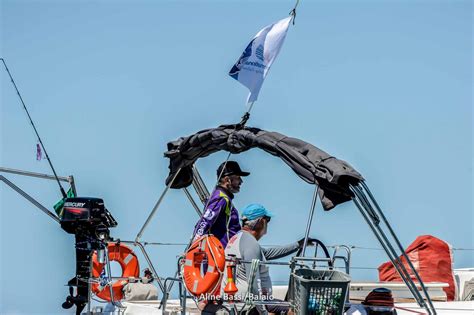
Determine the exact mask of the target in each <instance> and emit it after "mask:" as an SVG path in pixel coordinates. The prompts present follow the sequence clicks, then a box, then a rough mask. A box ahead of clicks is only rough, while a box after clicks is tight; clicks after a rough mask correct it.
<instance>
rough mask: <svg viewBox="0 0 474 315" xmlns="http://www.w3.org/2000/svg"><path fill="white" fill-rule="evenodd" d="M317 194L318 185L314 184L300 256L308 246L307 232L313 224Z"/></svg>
mask: <svg viewBox="0 0 474 315" xmlns="http://www.w3.org/2000/svg"><path fill="white" fill-rule="evenodd" d="M318 193H319V185H317V184H316V187H315V188H314V194H313V200H312V202H311V208H310V210H309V217H308V223H307V224H306V232H305V234H304V243H303V250H302V251H301V255H302V256H304V254H305V252H306V247H307V246H308V237H309V232H310V230H311V223H312V222H313V215H314V210H315V208H316V201H317V200H318Z"/></svg>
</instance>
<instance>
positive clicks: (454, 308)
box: [121, 300, 474, 315]
mask: <svg viewBox="0 0 474 315" xmlns="http://www.w3.org/2000/svg"><path fill="white" fill-rule="evenodd" d="M123 305H124V306H125V307H126V308H125V310H124V312H123V313H121V314H163V312H162V310H161V309H159V306H160V303H159V302H158V301H156V302H155V303H150V301H146V302H133V303H132V302H124V303H123ZM434 306H435V308H436V311H437V313H438V315H468V314H469V315H472V314H474V301H462V302H460V301H455V302H434ZM395 307H396V309H397V313H398V315H415V314H426V312H425V310H424V309H422V308H420V307H419V306H418V305H417V304H416V303H396V304H395ZM357 308H358V309H360V311H357V310H356V311H354V312H349V313H346V314H348V315H364V314H365V312H364V311H363V309H361V306H360V305H359V306H358V307H357V306H355V307H354V309H357ZM166 310H167V312H169V314H179V313H180V312H181V307H180V306H179V301H177V300H170V301H169V302H168V305H167V307H166ZM199 313H200V312H199V311H198V310H197V308H196V305H195V304H194V302H193V301H191V300H190V301H189V302H188V303H187V312H186V314H199Z"/></svg>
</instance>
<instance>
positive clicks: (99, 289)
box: [92, 243, 140, 301]
mask: <svg viewBox="0 0 474 315" xmlns="http://www.w3.org/2000/svg"><path fill="white" fill-rule="evenodd" d="M107 249H108V251H109V261H116V262H118V263H119V264H120V267H122V276H121V277H123V278H128V277H138V276H139V275H140V267H139V264H138V258H137V256H136V255H135V253H134V252H133V250H132V249H130V248H129V247H127V246H125V245H123V244H117V243H109V245H108V246H107ZM104 265H105V264H101V263H99V261H98V260H97V253H94V255H93V256H92V275H93V276H94V277H95V278H99V277H100V274H101V273H102V270H103V269H104ZM127 283H128V281H126V280H118V281H115V282H114V283H113V284H112V290H113V292H114V301H119V300H121V299H122V298H123V292H122V289H123V287H124V285H126V284H127ZM92 291H93V292H94V293H95V295H97V296H98V297H100V298H101V299H103V300H106V301H111V300H112V299H111V296H110V288H109V286H107V285H106V286H101V285H100V284H98V283H93V284H92Z"/></svg>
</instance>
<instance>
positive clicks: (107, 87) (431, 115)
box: [0, 0, 474, 314]
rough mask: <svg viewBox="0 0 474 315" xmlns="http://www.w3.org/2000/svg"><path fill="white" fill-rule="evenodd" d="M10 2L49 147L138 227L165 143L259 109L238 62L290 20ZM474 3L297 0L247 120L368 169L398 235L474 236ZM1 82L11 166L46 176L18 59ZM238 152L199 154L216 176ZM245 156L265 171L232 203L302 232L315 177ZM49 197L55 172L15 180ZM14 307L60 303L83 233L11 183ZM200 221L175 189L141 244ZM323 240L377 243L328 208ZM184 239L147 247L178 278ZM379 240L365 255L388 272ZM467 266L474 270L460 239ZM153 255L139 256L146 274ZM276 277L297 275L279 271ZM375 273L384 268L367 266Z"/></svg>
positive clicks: (288, 5) (8, 16)
mask: <svg viewBox="0 0 474 315" xmlns="http://www.w3.org/2000/svg"><path fill="white" fill-rule="evenodd" d="M0 3H1V6H0V10H1V11H0V23H1V24H0V25H1V33H0V36H1V41H0V45H1V56H2V57H3V58H5V59H6V61H7V63H8V65H9V67H10V70H11V72H12V74H13V76H14V78H15V79H16V82H17V85H18V86H19V89H20V91H21V93H22V95H23V97H24V100H25V102H26V104H27V105H28V107H29V109H30V113H31V115H32V117H33V119H34V121H35V123H36V125H37V128H38V130H39V132H40V134H41V136H42V138H43V140H44V143H45V145H46V148H47V150H48V153H49V155H50V157H51V159H52V161H53V163H54V165H55V167H56V169H57V171H58V173H59V174H61V175H70V174H72V175H74V177H75V179H76V182H77V188H78V192H79V193H80V194H81V195H83V196H98V197H102V198H103V199H104V200H105V203H106V206H107V207H108V208H109V209H110V211H111V212H112V214H113V215H114V217H115V218H116V219H117V221H118V222H119V226H118V227H117V228H115V229H113V230H112V235H113V236H114V237H117V238H121V239H134V237H135V236H136V234H137V233H138V231H139V229H140V227H141V226H142V224H143V223H144V221H145V219H146V217H147V216H148V213H149V211H150V210H151V208H152V207H153V205H154V203H155V202H156V200H157V198H158V196H159V194H161V192H162V190H163V189H164V180H165V178H166V176H167V170H168V161H167V160H166V159H165V158H164V157H163V152H164V151H165V150H166V143H167V142H168V141H171V140H174V139H176V138H178V137H180V136H185V135H189V134H192V133H194V132H196V131H199V130H201V129H205V128H210V127H214V126H218V125H220V124H227V123H235V122H238V121H239V120H240V117H241V116H242V114H243V112H244V111H245V107H244V103H245V100H246V97H247V91H246V89H245V88H244V87H243V86H241V85H239V84H238V83H237V82H236V81H235V80H233V79H231V78H230V77H229V76H228V75H227V72H228V71H229V69H230V68H231V66H232V64H233V63H234V62H235V61H236V59H237V58H238V57H239V55H240V54H241V52H242V50H243V49H244V48H245V46H246V45H247V44H248V42H249V41H250V39H251V38H252V37H253V36H254V35H255V33H257V31H258V30H260V29H261V28H263V27H264V26H266V25H268V24H270V23H273V22H275V21H276V20H279V19H281V18H284V17H286V16H287V14H288V12H289V11H290V10H291V9H292V7H293V5H294V2H293V1H258V2H257V1H225V2H224V1H199V2H198V1H133V2H132V1H10V0H2V1H1V2H0ZM472 39H473V37H472V3H471V2H470V1H422V0H417V1H404V0H401V1H394V0H392V1H343V0H338V1H304V0H303V1H301V3H300V6H299V7H298V15H297V18H296V25H295V26H292V27H291V28H290V30H289V33H288V36H287V39H286V42H285V45H284V46H283V48H282V51H281V53H280V55H279V57H278V58H277V60H276V61H275V63H274V65H273V67H272V69H271V70H270V73H269V75H268V78H267V79H266V82H265V84H264V86H263V88H262V90H261V92H260V97H259V100H258V102H256V103H255V107H254V109H253V111H252V116H251V118H250V120H249V122H248V125H250V126H255V127H259V128H262V129H265V130H271V131H278V132H280V133H283V134H285V135H288V136H292V137H297V138H300V139H303V140H305V141H307V142H310V143H312V144H314V145H316V146H318V147H320V148H322V149H323V150H325V151H327V152H328V153H330V154H332V155H334V156H336V157H338V158H340V159H343V160H346V161H348V162H349V163H350V164H351V165H352V166H353V167H355V168H356V169H357V170H358V171H359V172H361V173H362V174H363V175H364V177H365V178H366V180H367V183H368V185H369V187H371V189H372V192H373V193H374V194H375V196H376V198H377V200H378V201H379V203H380V204H381V205H382V207H383V209H385V212H386V215H387V217H388V219H389V220H390V221H391V223H392V225H393V227H394V228H395V230H396V232H397V233H398V235H399V237H400V239H401V241H402V243H403V244H404V245H405V246H408V244H410V243H411V242H412V241H413V240H414V239H415V238H416V237H417V236H418V235H423V234H431V235H434V236H437V237H439V238H441V239H444V240H446V241H447V242H449V243H450V244H452V245H453V247H455V248H474V235H473V226H474V221H473V220H474V219H473V193H472V192H473V170H472V166H473V165H472V164H473V163H472V161H473V112H472V69H473V67H472V66H473V65H472ZM0 73H1V75H0V80H1V90H0V91H1V116H0V117H1V129H0V133H1V137H0V139H1V143H0V145H1V146H0V148H1V156H0V158H1V160H0V165H1V166H3V167H10V168H17V169H24V170H29V171H34V172H42V173H50V170H49V168H48V165H47V162H46V161H44V160H43V161H41V162H37V161H36V160H35V146H36V140H35V137H34V134H33V131H32V130H31V127H30V126H29V124H28V121H27V118H26V115H25V113H24V112H23V111H22V109H21V106H20V103H19V101H18V99H17V98H16V95H15V91H14V90H13V87H12V86H11V84H10V82H9V80H8V78H7V75H6V72H5V71H3V69H2V70H1V71H0ZM225 157H226V154H225V153H216V154H214V155H212V156H210V157H208V158H206V159H202V160H200V161H198V167H199V169H200V170H201V173H202V175H203V177H204V179H205V181H206V183H207V184H208V185H209V186H212V185H213V183H214V181H215V169H216V167H217V166H218V165H219V163H220V162H221V161H222V160H224V159H225ZM232 158H233V159H235V160H237V161H239V163H240V164H241V165H242V167H243V168H245V169H248V170H249V171H251V172H252V175H251V176H250V177H248V178H246V179H245V182H244V184H243V186H242V190H241V193H240V194H238V195H237V197H236V200H235V203H236V205H237V207H238V208H243V207H244V206H245V205H246V204H248V203H251V202H259V203H262V204H264V205H266V206H267V207H268V208H269V209H271V210H272V211H273V212H274V213H275V214H276V215H277V216H276V217H275V219H274V220H272V222H271V226H270V229H269V234H268V235H267V236H266V237H265V238H264V240H263V242H264V243H266V244H279V243H280V244H284V243H288V242H291V241H294V240H297V239H299V238H300V237H302V235H303V234H304V228H305V224H306V218H307V214H308V210H309V207H310V204H311V196H312V192H313V187H312V186H311V185H308V184H306V183H304V182H302V181H301V180H300V179H299V178H298V177H297V176H295V175H294V173H293V172H292V171H291V170H290V169H289V168H288V167H287V166H286V165H285V164H283V163H282V162H281V161H280V160H278V159H276V158H275V157H272V156H268V155H265V154H264V153H262V152H259V151H255V150H253V151H249V152H247V153H245V154H241V155H239V156H236V157H232ZM6 177H7V178H9V179H10V180H12V181H14V182H15V183H16V184H17V185H18V186H20V187H21V188H23V189H24V190H26V191H27V192H29V193H31V194H32V195H33V196H34V197H35V198H37V199H38V200H39V201H41V202H42V203H43V204H45V205H47V206H52V205H53V204H54V203H55V201H56V200H57V199H59V198H60V195H59V192H58V189H57V186H56V185H55V183H54V182H49V181H46V182H43V181H41V180H38V179H31V178H21V177H18V176H12V175H6ZM0 193H1V200H0V204H1V211H0V225H1V228H0V242H1V248H2V253H1V260H0V264H1V265H0V283H1V287H0V289H1V291H0V313H2V314H3V313H7V314H16V313H23V314H30V313H34V312H36V313H42V314H46V313H48V314H51V313H60V312H62V310H61V308H60V304H61V303H62V301H63V299H64V298H65V296H66V292H67V289H66V287H65V286H64V284H65V283H66V282H67V280H69V279H70V277H72V276H73V274H74V247H73V237H72V236H71V235H68V234H65V233H64V232H62V230H61V229H60V228H59V226H57V225H55V224H54V222H53V221H52V220H51V219H49V218H48V217H46V216H45V215H44V214H43V213H41V212H40V211H38V210H37V209H36V208H34V207H33V206H31V205H30V204H29V203H28V202H27V201H25V200H23V199H22V198H21V197H19V196H18V195H17V194H16V193H14V192H13V191H12V190H10V189H9V188H8V187H7V186H5V185H3V184H2V185H0ZM196 220H197V217H196V214H195V212H194V210H193V209H192V208H191V206H190V205H189V204H188V202H187V200H186V199H185V196H184V194H183V192H181V191H171V192H170V193H169V195H168V196H167V198H166V199H165V201H164V203H163V205H162V207H161V208H160V210H159V211H158V213H157V215H156V217H155V218H154V220H153V222H152V224H150V226H149V228H148V229H147V230H146V232H145V234H144V236H143V240H145V241H155V242H186V241H187V240H188V239H189V237H190V233H191V231H192V229H193V226H194V223H195V221H196ZM312 235H313V236H315V237H317V238H319V239H321V240H323V241H324V242H326V243H327V244H351V245H358V246H362V247H378V244H377V241H376V239H375V238H374V237H373V236H372V234H371V232H370V230H369V228H368V227H367V226H366V224H365V222H364V221H363V219H362V217H361V216H360V214H359V213H358V211H357V210H356V208H355V207H354V206H353V205H352V204H350V203H347V204H344V205H341V206H339V207H338V208H336V209H334V210H332V211H330V212H323V211H322V209H321V206H320V205H318V207H317V212H316V215H315V220H314V224H313V229H312ZM181 250H182V248H180V247H173V246H162V247H158V248H150V254H151V256H152V259H153V261H154V262H155V264H156V267H157V269H158V272H159V273H160V275H162V276H172V275H173V273H174V268H175V257H176V255H178V254H179V253H180V251H181ZM386 260H387V258H386V257H385V255H384V254H383V252H380V251H369V250H362V249H360V250H355V251H354V254H353V266H359V267H360V266H365V267H377V266H378V265H379V264H380V263H382V262H384V261H386ZM455 266H456V267H469V266H471V267H472V266H474V257H473V252H472V251H455ZM144 267H145V264H144V263H143V265H142V269H143V268H144ZM273 269H274V270H273V271H272V273H273V276H274V279H275V280H278V281H285V279H286V278H287V276H288V270H286V269H284V268H283V269H282V267H275V268H273ZM353 277H354V278H357V279H376V277H377V274H376V271H375V270H361V269H358V270H354V272H353Z"/></svg>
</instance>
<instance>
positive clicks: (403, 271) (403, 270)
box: [355, 187, 429, 308]
mask: <svg viewBox="0 0 474 315" xmlns="http://www.w3.org/2000/svg"><path fill="white" fill-rule="evenodd" d="M355 191H356V194H358V198H359V202H361V203H362V206H364V205H365V207H364V208H370V209H371V211H374V210H373V208H372V205H371V204H370V203H369V201H368V199H367V198H366V197H365V195H364V194H363V192H362V190H360V187H355ZM374 213H375V212H374ZM379 223H380V219H379V222H378V223H377V224H376V225H375V227H376V228H377V230H378V232H379V234H380V236H381V237H382V238H383V240H384V241H385V243H386V245H387V247H388V248H389V250H390V251H391V252H392V255H393V259H394V261H395V262H396V264H395V263H394V261H392V264H394V267H395V268H396V269H397V271H398V272H399V274H400V276H401V277H402V279H403V281H404V282H405V284H406V285H407V286H411V291H412V294H414V296H415V299H416V300H417V302H418V305H420V307H425V308H426V303H425V302H424V300H423V297H422V296H421V295H420V293H419V291H418V288H417V287H416V285H415V284H414V282H413V281H412V279H411V276H410V273H409V271H408V270H407V269H406V268H405V265H404V264H403V262H402V260H401V258H400V257H399V256H400V255H399V254H397V252H396V250H395V249H394V248H393V246H392V244H391V243H390V241H389V240H388V238H387V236H386V235H385V233H384V232H383V231H382V229H381V227H380V225H379ZM392 237H393V235H392ZM400 251H401V252H402V253H404V252H405V251H404V250H403V248H402V249H401V250H400ZM411 269H412V270H411V271H412V272H416V270H414V268H411ZM425 294H426V292H425ZM427 299H429V296H428V297H427Z"/></svg>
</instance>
